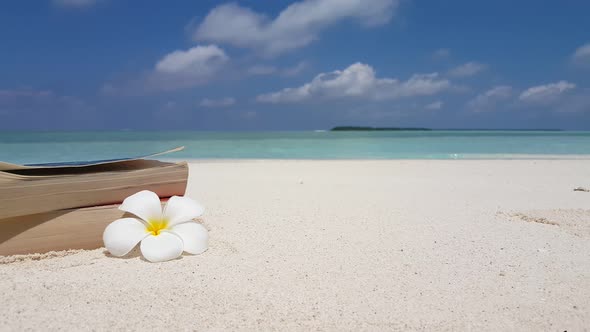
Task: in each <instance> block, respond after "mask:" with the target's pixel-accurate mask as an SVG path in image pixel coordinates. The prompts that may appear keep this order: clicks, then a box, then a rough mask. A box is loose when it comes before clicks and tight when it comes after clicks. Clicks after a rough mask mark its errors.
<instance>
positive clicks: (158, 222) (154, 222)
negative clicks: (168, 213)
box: [146, 219, 168, 236]
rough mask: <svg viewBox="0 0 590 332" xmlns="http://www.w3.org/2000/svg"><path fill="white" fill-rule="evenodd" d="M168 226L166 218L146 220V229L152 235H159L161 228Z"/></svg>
mask: <svg viewBox="0 0 590 332" xmlns="http://www.w3.org/2000/svg"><path fill="white" fill-rule="evenodd" d="M167 228H168V220H165V219H151V220H148V224H147V227H146V231H147V232H148V233H150V234H152V235H155V236H157V235H160V233H161V232H162V230H164V229H167Z"/></svg>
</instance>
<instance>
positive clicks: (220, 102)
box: [199, 97, 236, 107]
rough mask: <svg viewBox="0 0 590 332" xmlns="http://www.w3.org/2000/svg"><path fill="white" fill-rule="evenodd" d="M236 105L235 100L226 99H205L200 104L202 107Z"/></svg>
mask: <svg viewBox="0 0 590 332" xmlns="http://www.w3.org/2000/svg"><path fill="white" fill-rule="evenodd" d="M235 103H236V100H235V98H232V97H225V98H221V99H209V98H205V99H203V100H201V102H200V103H199V105H200V106H202V107H228V106H231V105H233V104H235Z"/></svg>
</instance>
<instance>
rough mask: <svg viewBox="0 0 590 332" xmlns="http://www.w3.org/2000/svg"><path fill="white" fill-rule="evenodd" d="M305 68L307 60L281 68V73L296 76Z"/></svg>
mask: <svg viewBox="0 0 590 332" xmlns="http://www.w3.org/2000/svg"><path fill="white" fill-rule="evenodd" d="M306 68H307V62H305V61H301V62H299V63H298V64H296V65H295V66H293V67H288V68H285V69H283V71H282V74H283V75H284V76H297V75H299V74H301V72H303V71H304V70H305V69H306Z"/></svg>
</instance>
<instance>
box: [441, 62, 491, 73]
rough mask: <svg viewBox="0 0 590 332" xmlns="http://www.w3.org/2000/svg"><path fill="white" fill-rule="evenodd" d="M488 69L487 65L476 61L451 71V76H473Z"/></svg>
mask: <svg viewBox="0 0 590 332" xmlns="http://www.w3.org/2000/svg"><path fill="white" fill-rule="evenodd" d="M486 68H487V65H485V64H483V63H478V62H475V61H471V62H467V63H465V64H462V65H460V66H457V67H455V68H452V69H451V70H449V75H450V76H454V77H468V76H473V75H475V74H477V73H479V72H481V71H483V70H485V69H486Z"/></svg>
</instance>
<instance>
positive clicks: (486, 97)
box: [467, 85, 514, 112]
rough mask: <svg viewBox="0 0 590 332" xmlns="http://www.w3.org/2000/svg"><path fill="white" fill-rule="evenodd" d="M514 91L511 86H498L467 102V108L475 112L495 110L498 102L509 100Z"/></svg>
mask: <svg viewBox="0 0 590 332" xmlns="http://www.w3.org/2000/svg"><path fill="white" fill-rule="evenodd" d="M513 93H514V92H513V89H512V87H510V86H507V85H500V86H496V87H493V88H491V89H489V90H488V91H486V92H483V93H480V94H479V95H477V96H476V97H475V98H473V99H472V100H470V101H469V102H468V103H467V108H469V109H470V110H471V111H473V112H487V111H494V110H496V109H495V107H496V106H497V105H498V103H500V102H502V101H506V100H508V99H509V98H510V97H512V95H513Z"/></svg>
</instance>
